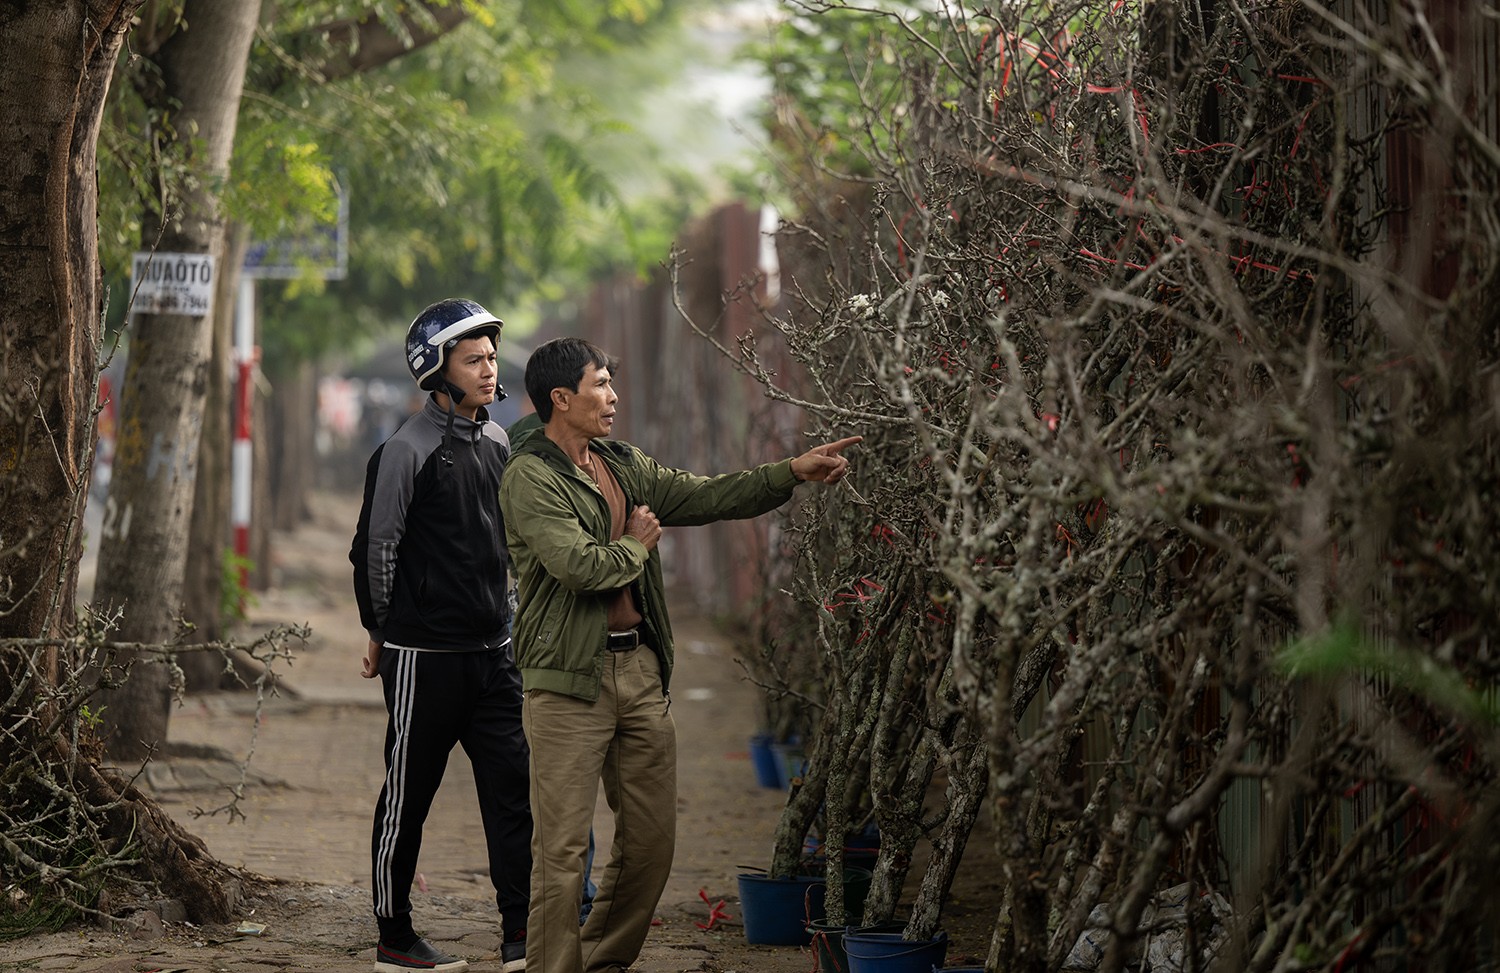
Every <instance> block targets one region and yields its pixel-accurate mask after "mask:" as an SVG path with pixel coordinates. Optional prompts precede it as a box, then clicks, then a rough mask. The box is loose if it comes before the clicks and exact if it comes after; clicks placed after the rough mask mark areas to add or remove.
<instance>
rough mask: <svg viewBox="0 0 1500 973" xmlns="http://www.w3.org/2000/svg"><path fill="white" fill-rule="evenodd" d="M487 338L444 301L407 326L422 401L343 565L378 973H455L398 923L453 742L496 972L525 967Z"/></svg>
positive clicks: (406, 910)
mask: <svg viewBox="0 0 1500 973" xmlns="http://www.w3.org/2000/svg"><path fill="white" fill-rule="evenodd" d="M500 329H501V322H500V319H499V318H497V317H495V316H494V315H493V314H490V313H489V312H488V311H486V310H485V309H484V308H483V307H481V306H480V305H478V304H475V303H474V302H473V301H466V300H457V299H449V300H444V301H439V302H438V303H436V304H433V305H432V306H431V307H428V308H427V309H426V310H424V311H423V312H422V313H421V314H419V315H418V316H417V318H416V320H415V321H413V322H412V323H411V326H410V327H409V328H408V329H407V335H406V361H407V366H408V367H409V368H410V370H411V374H412V377H413V378H414V379H416V382H417V386H418V387H419V388H421V389H422V390H423V391H425V392H427V393H428V395H427V400H426V401H425V402H424V403H423V406H422V409H421V411H419V412H418V413H416V414H415V415H413V416H411V417H410V418H409V419H407V420H406V421H405V422H404V423H402V425H401V427H400V428H399V429H397V430H396V432H395V433H393V434H392V435H391V437H390V438H389V439H387V440H386V441H385V442H384V443H382V444H381V445H380V447H379V448H378V449H376V450H375V453H374V455H372V456H371V457H370V462H369V466H368V468H367V470H366V475H365V491H364V502H363V505H362V506H361V508H360V514H359V525H358V527H357V528H356V529H355V534H354V544H353V547H352V549H351V550H350V552H349V560H350V561H351V562H353V564H354V592H355V598H356V600H357V602H358V604H359V614H360V622H361V624H363V625H364V627H365V629H366V630H367V631H368V633H369V645H368V649H367V651H366V654H365V659H364V664H363V671H362V673H361V675H363V676H364V677H365V678H367V679H373V678H374V677H375V676H377V675H378V676H380V679H381V682H382V684H383V688H384V694H385V704H386V711H387V714H388V716H387V723H386V735H385V766H386V776H385V784H384V786H383V787H382V788H381V791H380V797H379V800H378V801H377V803H376V805H375V825H374V833H373V835H372V838H371V853H372V860H373V885H372V888H373V895H374V911H375V919H376V922H377V923H378V925H379V927H380V942H379V944H378V946H377V947H376V954H375V969H376V970H377V971H385V973H399V971H402V970H437V971H459V970H464V969H467V968H468V963H466V962H465V961H464V960H461V959H454V958H452V957H449V956H446V955H444V954H443V953H442V952H441V951H439V950H438V949H437V948H436V947H434V946H433V945H432V944H431V943H429V942H428V941H427V940H425V939H423V938H422V937H420V936H418V935H417V933H416V932H415V930H414V929H413V927H412V921H411V885H412V881H413V878H414V877H415V874H416V866H417V852H418V850H419V849H420V847H421V843H422V825H423V822H424V821H425V820H426V818H427V812H428V809H429V808H430V807H431V805H432V799H433V796H434V795H435V794H436V793H437V789H438V785H439V784H440V783H441V782H442V778H443V770H444V768H445V766H446V765H447V761H448V755H449V753H450V752H451V751H452V749H453V746H454V744H456V743H461V744H463V748H464V752H465V753H467V754H468V756H469V760H470V762H471V763H472V764H473V767H474V784H475V787H476V789H477V790H478V792H479V810H480V816H481V818H482V819H483V822H484V834H485V841H486V843H487V844H488V847H489V865H490V880H491V882H492V883H493V884H494V886H495V902H496V904H497V905H498V906H499V909H500V917H501V923H502V928H503V930H504V935H503V943H502V946H501V955H502V959H503V969H504V970H505V971H507V973H514V971H516V970H520V969H522V968H524V966H525V964H526V941H525V937H526V919H527V911H528V900H529V896H528V883H529V879H530V873H531V848H530V843H531V805H530V802H529V798H528V778H527V760H528V757H529V753H528V750H527V747H526V737H525V734H524V733H523V732H522V729H521V677H520V673H519V672H518V671H517V669H516V664H515V658H514V654H513V653H512V651H511V644H510V609H509V604H508V600H507V594H506V570H507V565H508V563H509V555H508V553H507V552H506V549H505V537H504V530H503V528H502V525H501V520H500V505H499V489H500V475H501V473H503V472H504V470H505V463H506V460H507V459H508V458H509V455H510V443H509V441H508V440H507V439H506V436H505V432H504V431H503V430H502V429H501V428H500V426H499V425H498V424H497V423H495V422H493V421H491V420H490V418H489V414H488V412H487V411H486V409H485V407H486V406H488V405H490V404H492V403H494V402H497V401H499V400H500V399H501V398H503V397H504V396H505V391H504V389H502V388H501V387H500V385H499V383H498V382H497V381H496V367H495V348H496V346H497V345H498V344H499V341H500Z"/></svg>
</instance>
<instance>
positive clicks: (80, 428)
mask: <svg viewBox="0 0 1500 973" xmlns="http://www.w3.org/2000/svg"><path fill="white" fill-rule="evenodd" d="M140 5H141V3H140V0H126V2H121V3H106V2H94V3H76V4H40V3H36V4H31V5H29V7H28V6H25V5H21V6H17V5H14V4H13V5H8V6H4V7H0V36H4V37H5V38H6V40H7V47H6V57H5V58H4V59H3V60H0V153H3V157H4V158H5V159H6V160H7V161H8V165H7V167H6V170H5V172H4V173H3V174H0V227H3V228H4V232H3V234H0V240H3V241H4V242H3V243H0V259H3V261H4V264H5V268H6V272H5V273H4V274H0V336H3V341H0V366H3V367H0V455H3V456H4V457H5V462H4V463H3V464H0V538H3V543H0V637H3V638H35V637H39V636H56V635H58V634H61V633H62V632H64V631H65V630H67V629H68V628H69V627H71V623H72V618H73V599H74V595H75V591H76V587H77V579H78V557H79V551H80V546H79V542H80V538H81V531H80V530H79V524H80V523H81V517H82V509H83V501H84V498H85V497H86V495H87V492H88V477H89V472H90V460H91V459H92V455H93V446H94V427H93V407H94V403H95V395H96V389H97V378H98V376H97V373H96V366H97V362H98V340H99V334H100V331H99V325H100V321H101V319H102V310H103V309H102V297H101V294H102V290H101V280H100V274H99V258H98V226H97V224H96V222H95V219H96V213H97V204H98V186H97V183H96V181H95V180H96V172H97V167H96V165H95V152H96V145H97V141H98V134H99V123H100V119H101V117H102V114H103V110H104V102H105V98H106V96H107V94H108V91H109V84H110V79H111V77H112V74H113V70H114V63H115V58H116V55H117V54H118V53H119V50H120V47H121V45H122V43H123V41H124V37H125V31H127V30H128V29H129V28H130V24H131V19H132V17H133V16H134V15H135V12H136V10H137V9H138V8H139V7H140ZM55 674H56V666H55V663H54V662H52V661H48V662H46V663H44V664H43V665H42V666H40V667H37V666H34V665H32V664H30V660H29V659H28V658H27V654H26V652H25V651H24V650H20V649H15V648H6V649H4V650H0V699H6V700H11V699H17V700H21V701H22V702H21V705H23V706H25V705H27V704H29V703H30V702H31V701H32V700H35V699H38V698H42V697H44V695H45V692H46V690H45V687H42V686H40V685H31V686H27V685H25V684H26V683H36V682H37V681H38V680H39V679H47V678H50V677H52V676H55ZM19 715H21V716H22V717H23V718H18V719H13V717H17V716H18V714H17V713H14V712H11V711H9V710H7V711H6V712H3V713H0V722H3V725H4V727H5V729H6V733H7V747H14V748H16V749H8V750H7V762H8V763H9V764H10V765H11V766H12V767H13V768H14V767H16V766H19V765H21V764H22V763H23V754H22V751H25V752H26V754H27V755H28V758H29V759H26V760H25V761H24V762H27V763H36V762H41V763H44V764H49V765H61V766H63V767H67V768H70V769H71V771H72V773H73V774H74V775H76V779H78V780H80V781H81V782H82V788H83V792H84V793H83V794H82V796H81V800H80V803H79V804H78V805H77V808H78V811H79V813H80V815H84V816H86V815H88V814H95V815H99V816H101V817H109V816H111V815H112V816H113V817H112V818H110V820H109V821H108V823H109V824H110V826H111V827H113V829H114V831H113V833H114V834H115V835H116V836H118V837H119V838H122V839H123V838H126V837H131V836H133V837H135V838H136V839H137V840H139V841H141V842H142V847H143V848H144V850H145V858H146V861H145V862H144V865H145V868H146V870H147V871H148V873H150V874H152V875H154V876H156V877H158V878H160V879H162V880H163V883H164V885H165V886H166V888H167V889H168V890H170V893H169V894H174V895H179V896H180V897H181V898H182V899H183V901H185V902H187V903H188V904H189V908H190V909H191V910H192V911H193V913H194V918H196V919H199V920H201V921H207V920H209V919H223V918H227V914H228V908H227V905H228V901H229V900H228V896H227V894H226V891H225V888H226V886H225V885H224V884H223V883H222V882H219V881H201V880H202V879H205V878H207V877H210V876H214V875H215V873H216V872H218V871H222V869H221V868H219V866H217V865H216V864H215V863H213V862H212V860H211V859H209V858H208V857H207V855H206V854H204V853H203V846H202V843H201V842H198V841H197V840H196V839H194V838H192V836H191V835H188V834H186V833H185V832H183V831H181V829H180V828H178V827H177V826H176V825H175V824H173V823H172V822H171V820H170V819H168V818H166V817H165V816H164V815H163V814H162V813H161V811H160V810H159V809H157V808H156V807H155V806H154V805H152V804H151V802H150V801H149V800H147V799H145V798H144V797H142V796H141V795H139V794H138V793H134V792H132V791H130V790H129V789H128V788H127V787H125V786H124V785H123V784H122V783H121V782H119V781H117V780H112V779H111V778H109V777H107V776H106V775H103V774H101V773H99V771H98V770H97V768H95V767H94V766H93V765H92V764H91V763H90V762H89V761H88V760H87V759H79V755H78V754H77V753H75V752H74V751H73V749H72V747H71V745H70V744H69V743H68V741H67V740H66V738H65V737H64V736H63V735H62V734H61V733H55V734H54V735H53V736H52V737H51V738H49V739H40V738H38V737H37V729H38V728H39V727H40V726H42V725H44V724H43V721H41V720H36V719H26V718H24V714H19ZM32 715H35V711H34V710H33V711H32ZM43 755H46V756H43ZM62 779H68V776H67V775H58V776H56V777H54V778H53V780H54V782H55V781H56V780H62ZM12 782H13V787H12V790H11V791H10V793H9V795H8V798H7V815H8V816H10V817H14V818H20V817H21V816H22V815H23V813H24V812H23V805H24V803H25V801H26V799H27V797H28V788H27V786H26V782H25V781H20V780H16V779H15V778H14V777H13V778H12ZM54 788H55V784H54ZM39 789H40V790H44V791H46V798H47V799H48V800H55V799H56V797H57V794H56V791H55V789H48V788H46V787H45V786H43V787H41V788H39ZM122 795H123V796H124V798H125V799H124V800H123V801H121V800H119V799H120V798H121V797H122ZM101 809H107V810H101ZM73 853H74V850H73V849H69V850H68V854H70V855H71V854H73ZM57 864H63V863H61V862H59V863H57Z"/></svg>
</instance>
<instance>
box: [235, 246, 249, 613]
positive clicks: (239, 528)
mask: <svg viewBox="0 0 1500 973" xmlns="http://www.w3.org/2000/svg"><path fill="white" fill-rule="evenodd" d="M234 361H235V367H236V370H237V382H236V385H235V395H234V446H233V448H232V450H231V452H230V460H229V463H230V495H229V521H230V524H231V525H232V526H233V528H234V553H235V556H236V559H237V561H238V568H239V576H240V592H239V602H240V604H239V607H240V613H241V614H242V615H243V614H244V611H245V592H246V591H248V590H249V589H250V462H251V457H252V456H253V452H252V450H251V445H250V419H251V416H253V415H254V410H255V376H254V369H255V279H254V278H253V277H251V276H249V275H248V274H245V275H242V276H241V277H240V288H239V300H238V301H237V303H236V304H235V312H234Z"/></svg>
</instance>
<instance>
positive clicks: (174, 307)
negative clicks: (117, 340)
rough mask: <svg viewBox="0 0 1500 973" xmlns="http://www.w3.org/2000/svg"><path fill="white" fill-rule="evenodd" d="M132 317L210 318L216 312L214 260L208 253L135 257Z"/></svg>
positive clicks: (158, 254) (133, 264) (158, 252)
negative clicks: (162, 315)
mask: <svg viewBox="0 0 1500 973" xmlns="http://www.w3.org/2000/svg"><path fill="white" fill-rule="evenodd" d="M130 290H131V294H132V295H133V297H132V299H131V302H130V313H131V314H186V315H188V316H190V317H207V316H208V315H209V314H210V313H212V312H213V309H214V258H213V256H212V255H211V254H207V253H162V252H161V251H157V252H156V253H147V252H145V251H140V252H137V253H136V254H135V257H134V259H132V260H131V264H130Z"/></svg>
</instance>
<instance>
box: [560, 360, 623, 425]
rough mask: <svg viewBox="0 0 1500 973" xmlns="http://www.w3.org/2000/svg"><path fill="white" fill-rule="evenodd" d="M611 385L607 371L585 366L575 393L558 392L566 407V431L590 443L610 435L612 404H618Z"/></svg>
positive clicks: (564, 413) (612, 414) (617, 397)
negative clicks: (581, 435) (570, 429)
mask: <svg viewBox="0 0 1500 973" xmlns="http://www.w3.org/2000/svg"><path fill="white" fill-rule="evenodd" d="M611 382H612V377H611V376H610V374H609V369H607V368H600V367H599V366H597V365H587V366H585V367H584V370H583V378H582V379H580V380H579V382H578V391H577V392H572V391H569V390H568V389H563V390H562V392H563V401H564V402H565V403H566V404H567V408H566V410H565V411H564V412H563V415H564V416H565V417H566V418H565V421H566V422H567V424H568V426H569V427H570V428H572V429H575V430H577V431H578V432H580V433H583V434H584V435H586V436H588V437H589V438H590V439H598V438H600V437H601V436H608V435H609V434H610V431H611V430H612V429H614V425H615V403H616V402H618V401H620V397H619V396H618V395H616V394H615V387H614V385H612V384H611Z"/></svg>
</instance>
